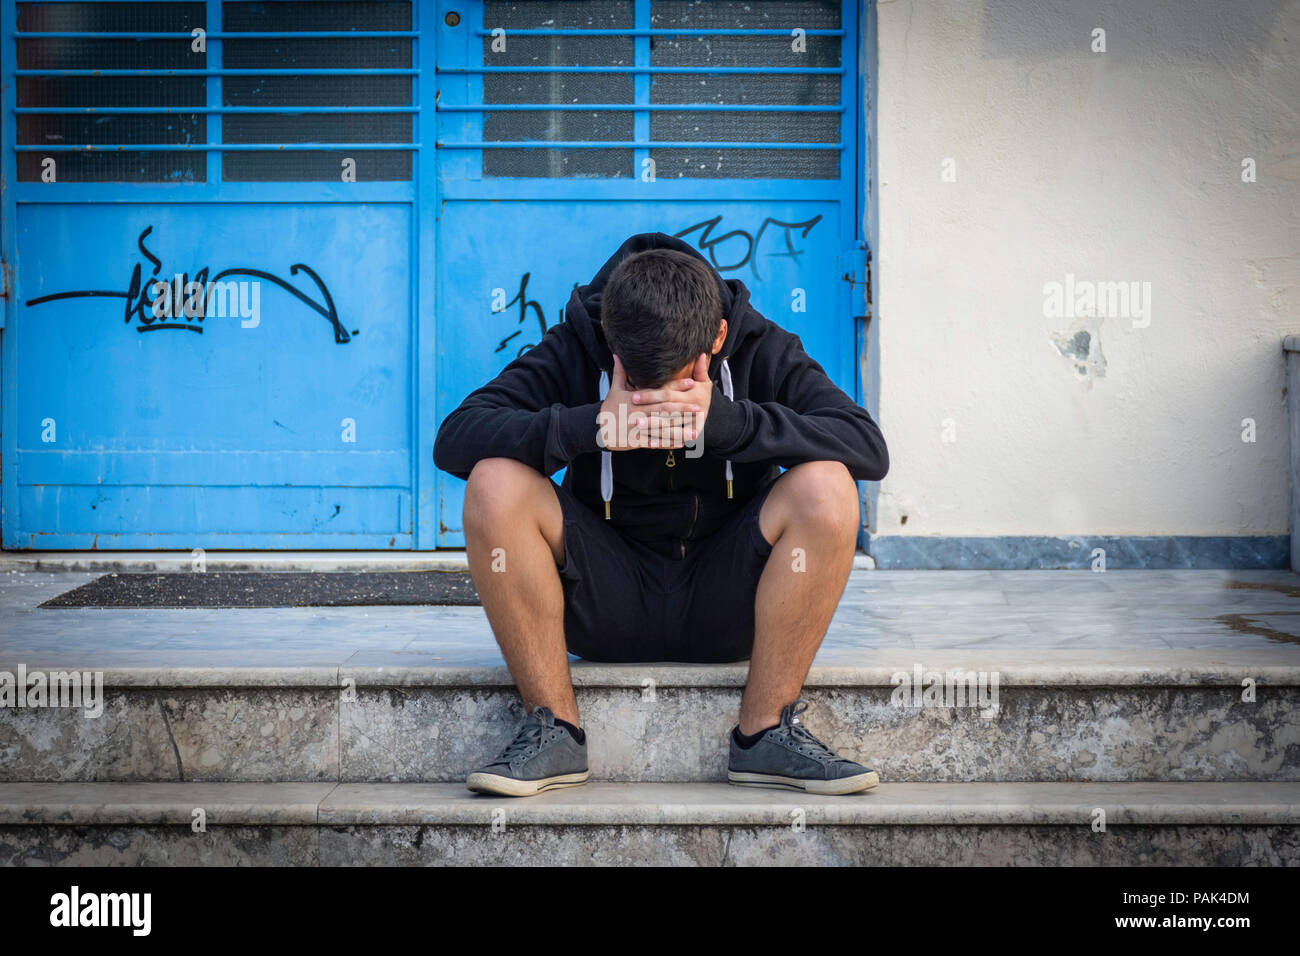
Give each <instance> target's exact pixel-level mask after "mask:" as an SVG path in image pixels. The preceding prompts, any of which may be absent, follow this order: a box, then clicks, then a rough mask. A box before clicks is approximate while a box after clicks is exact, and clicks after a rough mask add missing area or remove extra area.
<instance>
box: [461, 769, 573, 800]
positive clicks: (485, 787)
mask: <svg viewBox="0 0 1300 956" xmlns="http://www.w3.org/2000/svg"><path fill="white" fill-rule="evenodd" d="M588 773H589V771H586V770H584V771H582V773H562V774H558V775H556V776H554V777H542V778H541V779H539V780H515V779H514V778H513V777H503V776H501V775H499V774H495V773H472V774H470V775H469V776H468V777H466V778H465V786H467V787H469V789H471V790H473V791H474V792H475V793H495V794H499V795H500V796H503V797H531V796H533V795H534V794H538V793H542V792H543V791H545V790H559V789H561V788H563V787H577V786H581V785H582V784H584V783H586V782H587V775H588Z"/></svg>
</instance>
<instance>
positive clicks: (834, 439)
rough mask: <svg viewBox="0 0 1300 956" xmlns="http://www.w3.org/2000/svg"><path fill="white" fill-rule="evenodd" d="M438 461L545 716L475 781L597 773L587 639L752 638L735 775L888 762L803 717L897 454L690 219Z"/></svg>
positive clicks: (743, 654)
mask: <svg viewBox="0 0 1300 956" xmlns="http://www.w3.org/2000/svg"><path fill="white" fill-rule="evenodd" d="M434 460H435V462H436V464H437V466H438V467H439V468H441V469H443V470H444V471H448V472H450V473H451V474H453V475H456V476H458V477H461V478H466V479H468V485H467V487H466V490H465V511H464V529H465V540H466V549H467V551H468V555H469V566H470V572H471V574H472V575H473V578H474V584H475V586H476V587H477V589H478V593H479V595H480V597H481V599H482V601H483V609H484V611H485V612H486V613H487V618H488V622H489V623H490V624H491V626H492V631H493V633H494V634H495V636H496V640H497V643H498V644H499V645H500V646H501V652H502V654H503V655H504V657H505V660H506V664H507V665H508V666H509V668H510V673H511V675H512V677H513V678H514V681H515V684H516V685H517V687H518V689H519V693H520V695H521V696H522V698H523V702H524V707H525V711H526V713H527V716H526V718H525V720H524V722H523V724H522V726H521V727H520V728H519V730H518V733H517V735H516V737H515V739H514V740H513V741H512V742H511V743H510V745H509V746H507V747H506V748H505V750H504V751H502V753H501V754H500V755H499V756H498V757H497V758H496V759H495V760H493V761H492V762H491V763H489V764H487V765H485V766H484V767H482V768H481V769H480V770H478V771H476V772H474V773H472V774H470V776H469V778H468V780H467V781H466V785H467V786H468V787H469V788H470V789H471V790H474V791H479V792H487V793H497V794H506V795H514V796H523V795H528V794H534V793H539V792H541V791H543V790H547V789H551V788H554V787H562V786H574V785H577V784H581V783H584V782H585V781H586V780H587V747H586V733H585V731H584V730H583V729H582V728H581V727H580V726H579V717H578V705H577V701H576V699H575V697H574V693H573V686H572V683H571V680H570V675H569V661H568V657H567V654H566V651H568V652H571V653H573V654H575V655H577V656H579V657H581V658H585V659H586V660H590V661H604V662H620V663H623V662H648V661H676V662H684V663H706V662H707V663H717V662H730V661H741V660H745V659H746V658H749V660H750V664H749V677H748V681H747V683H746V685H745V691H744V695H743V697H742V700H741V706H740V716H739V721H738V724H737V726H736V727H735V728H734V729H733V730H732V733H731V738H730V760H729V765H728V779H729V780H730V782H732V783H734V784H738V785H742V786H775V787H792V788H797V789H802V790H806V791H809V792H812V793H836V794H838V793H853V792H857V791H860V790H865V789H868V788H870V787H873V786H875V785H876V784H877V783H878V779H877V775H876V773H875V772H874V771H872V770H870V769H869V768H867V767H864V766H862V765H861V764H858V763H854V762H853V761H851V760H848V759H846V758H843V757H840V756H838V755H837V754H835V753H834V752H832V751H831V750H830V749H829V748H828V747H827V746H826V745H825V744H823V743H822V742H821V741H820V740H818V739H817V738H816V737H815V736H813V735H812V734H811V733H810V732H809V731H808V730H807V728H806V727H804V726H803V724H802V722H801V720H800V717H799V714H800V713H801V712H802V711H803V710H804V709H806V708H807V704H806V703H805V702H804V701H802V700H801V699H800V698H799V694H800V689H801V688H802V686H803V681H804V678H805V677H806V676H807V674H808V669H809V667H810V666H811V664H812V660H813V656H814V654H816V652H817V648H818V646H819V645H820V644H821V641H822V637H823V636H824V635H825V632H826V628H827V627H828V626H829V624H830V620H831V615H832V613H833V612H834V610H835V606H836V604H837V603H838V602H839V599H840V595H841V594H842V593H843V590H844V586H845V584H846V583H847V581H848V575H849V571H850V569H851V568H852V565H853V555H854V552H855V549H856V542H857V535H858V529H859V524H860V519H859V507H858V494H857V486H856V484H855V480H862V479H865V480H877V479H880V478H883V477H884V475H885V473H886V471H887V470H888V468H889V458H888V452H887V450H886V448H885V441H884V438H883V437H882V435H881V433H880V429H879V428H878V427H877V425H876V423H875V422H874V421H873V420H872V418H871V416H870V415H869V414H868V413H867V411H866V410H865V409H864V408H862V407H861V406H859V405H858V404H856V403H855V402H854V401H853V399H852V398H850V397H849V396H848V395H846V394H845V393H844V392H843V391H842V390H841V389H839V388H838V387H836V386H835V385H834V384H833V383H832V382H831V381H830V379H829V378H828V377H827V376H826V373H825V372H824V371H823V370H822V368H821V366H820V365H818V364H817V363H816V362H815V361H813V359H812V358H810V357H809V356H808V355H807V354H806V353H805V352H804V350H803V347H802V345H801V343H800V341H799V339H798V338H797V337H796V336H795V335H793V334H791V333H789V332H787V331H785V330H784V329H782V328H780V327H779V326H777V325H776V324H775V323H773V322H771V321H769V320H767V319H765V318H763V316H761V315H760V314H759V313H758V312H757V311H756V310H755V309H754V308H753V307H752V306H751V305H750V304H749V290H748V289H747V288H746V287H745V285H744V284H743V283H742V282H740V281H739V280H737V279H728V280H724V279H723V278H722V277H721V276H720V275H719V274H718V273H717V272H716V271H715V270H714V269H713V267H712V266H711V265H709V263H708V262H707V261H706V260H705V259H704V258H703V257H702V256H701V255H700V254H699V253H698V252H696V251H695V250H694V249H693V248H692V247H691V246H690V245H688V244H687V243H685V242H683V241H681V240H680V239H675V238H673V237H671V236H667V235H664V234H663V233H646V234H642V235H637V236H633V237H631V238H630V239H628V240H627V241H626V242H625V243H623V245H622V246H621V247H620V248H619V250H618V251H617V252H616V253H615V254H614V255H613V256H612V257H611V258H610V260H609V261H608V262H606V263H605V265H604V266H603V267H602V268H601V269H600V271H599V273H597V275H596V277H595V278H594V279H593V280H592V281H591V283H590V284H589V285H586V286H580V287H578V288H577V289H575V291H574V293H573V296H572V298H571V299H570V301H569V304H568V307H567V309H566V315H565V321H564V323H562V324H560V325H557V326H554V327H552V328H551V329H549V330H548V331H547V333H546V334H545V335H544V336H543V338H542V340H541V342H540V343H539V344H538V345H537V346H536V347H534V348H532V349H531V350H529V351H527V352H525V353H524V354H523V355H521V356H520V357H519V358H517V359H515V360H514V361H513V362H511V363H510V364H509V365H508V366H507V367H506V368H505V369H504V370H503V371H502V372H501V374H499V375H498V376H497V377H496V378H495V379H493V380H492V381H491V382H489V383H488V384H487V385H485V386H483V387H482V388H479V389H478V390H476V391H475V392H473V393H472V394H471V395H469V397H467V398H466V399H465V401H464V402H463V403H462V404H461V405H460V407H459V408H457V409H456V410H455V411H454V412H452V413H451V414H450V415H448V416H447V418H446V420H445V421H444V422H443V423H442V426H441V428H440V429H439V431H438V437H437V441H436V442H435V445H434ZM561 468H567V471H566V473H565V476H564V482H563V484H562V485H557V484H555V482H554V481H553V480H552V479H551V478H550V477H549V476H550V475H552V474H554V473H555V472H556V471H559V470H560V469H561ZM782 468H784V469H786V470H785V471H784V472H782V470H781V469H782ZM501 559H504V562H502V560H501ZM502 566H504V570H502Z"/></svg>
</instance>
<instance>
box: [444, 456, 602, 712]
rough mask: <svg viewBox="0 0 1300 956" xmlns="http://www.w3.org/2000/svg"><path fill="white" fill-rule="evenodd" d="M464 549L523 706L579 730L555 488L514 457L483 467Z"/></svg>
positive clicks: (470, 499) (470, 497)
mask: <svg viewBox="0 0 1300 956" xmlns="http://www.w3.org/2000/svg"><path fill="white" fill-rule="evenodd" d="M465 549H466V551H467V552H468V554H469V570H470V574H471V575H472V576H473V578H474V586H475V587H476V588H477V589H478V593H479V597H480V598H481V599H482V601H483V610H484V611H485V612H487V618H488V622H489V623H490V624H491V625H492V633H493V634H494V635H495V636H496V639H497V644H499V645H500V646H501V653H502V655H503V656H504V657H505V659H506V666H507V667H509V668H510V675H511V677H513V678H514V681H515V685H516V686H517V687H518V688H519V695H520V696H521V697H522V698H523V701H524V707H525V708H526V709H528V710H532V708H533V707H538V706H540V707H549V708H550V709H551V711H552V712H553V713H554V714H555V716H556V717H559V718H560V719H562V720H567V721H568V722H569V723H571V724H573V725H574V726H575V727H576V726H578V702H577V700H576V699H575V698H574V696H573V683H572V679H571V678H570V676H569V658H568V656H567V651H566V648H565V644H564V591H563V589H562V587H561V585H560V575H559V571H558V566H559V564H560V563H561V562H563V560H564V513H563V512H562V511H561V510H560V502H559V500H558V499H557V498H556V497H555V490H554V489H553V488H552V487H551V483H550V481H549V480H548V479H547V478H545V477H544V476H543V475H541V474H540V473H539V472H537V471H535V470H533V469H532V468H530V467H528V466H527V465H525V464H523V463H522V462H518V461H515V460H513V459H510V458H487V459H484V460H483V461H480V462H479V463H478V464H477V465H475V466H474V470H473V471H472V472H471V473H470V476H469V484H468V486H467V487H466V490H465Z"/></svg>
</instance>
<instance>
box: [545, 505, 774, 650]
mask: <svg viewBox="0 0 1300 956" xmlns="http://www.w3.org/2000/svg"><path fill="white" fill-rule="evenodd" d="M775 483H776V482H775V481H773V482H771V483H769V484H767V485H765V486H764V487H763V488H762V489H760V491H759V492H758V494H757V495H755V496H754V498H753V499H751V500H750V501H749V502H747V503H746V504H745V505H743V506H742V507H741V508H740V509H739V510H738V511H737V512H736V514H735V515H733V516H732V517H731V518H729V519H728V521H727V523H726V524H724V525H723V526H722V527H721V528H719V529H718V530H717V531H716V532H714V533H713V534H712V535H710V536H709V537H707V538H700V539H698V540H696V541H693V542H690V541H688V542H686V555H685V557H683V558H681V559H680V560H674V559H672V558H666V557H664V556H663V555H661V554H658V553H656V552H655V551H654V550H653V549H651V548H649V547H648V546H647V545H645V544H643V543H641V542H639V541H636V540H634V539H632V538H628V537H626V536H624V535H623V534H621V533H620V532H618V531H616V530H615V529H614V528H613V527H612V526H610V524H609V523H608V522H607V521H605V520H604V519H603V518H602V517H600V516H599V515H597V514H595V513H594V512H593V511H592V510H591V509H590V508H588V507H587V506H586V505H584V504H582V503H581V502H580V501H578V500H577V499H576V498H574V497H573V496H572V495H571V494H570V493H569V492H568V491H566V490H565V489H563V488H561V487H560V486H559V485H556V484H555V483H554V482H552V485H554V487H555V494H556V496H557V497H558V498H559V499H560V507H561V509H562V510H563V512H564V565H563V566H562V567H561V568H560V581H561V583H562V584H563V586H564V636H565V642H566V643H567V645H568V648H569V653H571V654H576V655H578V656H579V657H581V658H583V659H585V660H589V661H602V662H605V663H644V662H647V661H674V662H678V663H689V664H714V663H726V662H731V661H742V660H745V659H747V658H748V657H749V655H750V651H751V650H752V649H753V646H754V595H755V593H756V591H757V590H758V579H759V576H760V575H761V574H762V573H763V567H764V565H766V563H767V558H768V555H770V554H771V553H772V546H771V545H770V544H768V543H767V539H766V538H764V537H763V533H762V532H761V531H760V530H759V527H758V514H759V510H760V509H761V508H762V507H763V502H764V501H766V500H767V495H768V493H769V492H770V491H771V490H772V486H773V485H774V484H775Z"/></svg>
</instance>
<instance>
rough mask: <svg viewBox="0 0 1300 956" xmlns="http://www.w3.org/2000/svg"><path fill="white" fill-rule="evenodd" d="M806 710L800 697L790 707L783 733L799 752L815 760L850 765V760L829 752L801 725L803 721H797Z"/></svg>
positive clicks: (824, 745)
mask: <svg viewBox="0 0 1300 956" xmlns="http://www.w3.org/2000/svg"><path fill="white" fill-rule="evenodd" d="M807 709H808V702H807V701H806V700H804V699H803V698H802V697H801V698H799V699H798V700H796V701H795V702H794V703H793V704H791V705H790V719H789V720H788V721H786V722H785V731H786V733H788V734H789V735H790V738H791V739H792V740H793V741H794V742H795V744H796V745H797V746H798V747H799V752H800V753H803V754H807V755H808V756H809V757H812V758H814V759H815V760H820V761H821V762H822V763H835V762H841V763H851V761H850V760H848V759H847V758H845V757H841V756H840V755H839V754H837V753H836V752H835V751H833V750H831V748H830V747H828V746H826V744H824V743H822V742H821V741H820V740H818V739H817V737H816V735H815V734H813V732H812V731H810V730H809V729H808V728H807V727H805V726H804V725H803V721H801V720H800V719H799V715H800V714H802V713H803V712H804V711H805V710H807Z"/></svg>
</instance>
